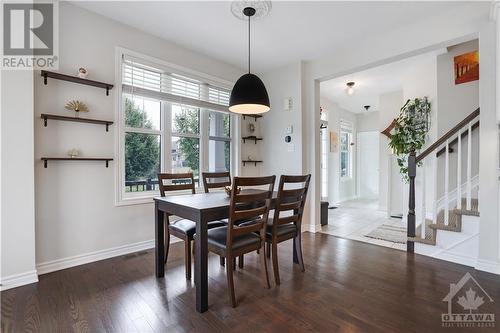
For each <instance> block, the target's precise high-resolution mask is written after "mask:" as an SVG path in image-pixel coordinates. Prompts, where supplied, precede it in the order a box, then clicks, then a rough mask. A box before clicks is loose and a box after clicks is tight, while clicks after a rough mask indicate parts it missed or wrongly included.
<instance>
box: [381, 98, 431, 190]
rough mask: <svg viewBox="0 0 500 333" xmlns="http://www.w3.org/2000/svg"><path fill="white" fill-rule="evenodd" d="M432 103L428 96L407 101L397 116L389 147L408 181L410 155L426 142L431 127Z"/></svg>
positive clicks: (405, 179) (404, 178)
mask: <svg viewBox="0 0 500 333" xmlns="http://www.w3.org/2000/svg"><path fill="white" fill-rule="evenodd" d="M430 113H431V103H430V102H429V100H428V99H427V97H423V98H415V99H413V100H410V99H409V100H408V101H406V103H405V105H403V107H402V108H401V111H400V112H399V116H398V117H397V118H396V124H395V126H394V133H393V134H392V136H391V137H390V142H389V147H390V148H391V149H392V151H393V153H394V154H395V155H396V156H397V162H398V166H399V171H400V173H401V175H402V177H403V180H404V181H405V182H406V183H408V181H409V177H408V156H409V154H410V153H411V152H417V151H419V150H420V149H422V147H423V146H424V144H425V140H426V137H427V132H429V128H430Z"/></svg>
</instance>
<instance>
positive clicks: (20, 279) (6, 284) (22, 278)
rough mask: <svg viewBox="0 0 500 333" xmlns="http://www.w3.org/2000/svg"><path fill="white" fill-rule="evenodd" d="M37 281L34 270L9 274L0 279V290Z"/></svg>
mask: <svg viewBox="0 0 500 333" xmlns="http://www.w3.org/2000/svg"><path fill="white" fill-rule="evenodd" d="M35 282H38V275H37V272H36V271H29V272H26V273H21V274H14V275H9V276H6V277H4V278H2V279H1V281H0V290H1V291H4V290H7V289H11V288H16V287H20V286H24V285H26V284H31V283H35Z"/></svg>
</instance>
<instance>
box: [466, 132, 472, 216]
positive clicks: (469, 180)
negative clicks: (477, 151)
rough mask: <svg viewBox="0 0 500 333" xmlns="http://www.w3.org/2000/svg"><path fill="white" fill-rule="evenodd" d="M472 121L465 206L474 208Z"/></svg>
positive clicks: (468, 147) (468, 208) (469, 133)
mask: <svg viewBox="0 0 500 333" xmlns="http://www.w3.org/2000/svg"><path fill="white" fill-rule="evenodd" d="M471 202H472V122H469V128H468V135H467V199H466V203H465V207H466V209H467V210H471V209H472V204H471Z"/></svg>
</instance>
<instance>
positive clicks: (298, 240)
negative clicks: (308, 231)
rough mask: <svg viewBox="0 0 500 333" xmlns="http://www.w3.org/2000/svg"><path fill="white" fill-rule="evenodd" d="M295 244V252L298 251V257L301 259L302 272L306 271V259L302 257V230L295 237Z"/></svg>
mask: <svg viewBox="0 0 500 333" xmlns="http://www.w3.org/2000/svg"><path fill="white" fill-rule="evenodd" d="M294 244H295V252H296V253H297V259H298V260H299V265H300V269H301V270H302V272H305V271H306V269H305V267H304V259H303V258H302V236H301V234H300V232H299V233H298V234H297V236H295V239H294Z"/></svg>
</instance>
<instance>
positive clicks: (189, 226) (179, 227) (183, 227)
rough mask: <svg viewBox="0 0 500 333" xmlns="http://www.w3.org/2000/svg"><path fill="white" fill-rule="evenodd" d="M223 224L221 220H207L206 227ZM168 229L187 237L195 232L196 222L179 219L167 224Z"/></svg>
mask: <svg viewBox="0 0 500 333" xmlns="http://www.w3.org/2000/svg"><path fill="white" fill-rule="evenodd" d="M224 225H225V224H224V223H223V222H221V221H213V222H208V229H211V228H218V227H222V226H224ZM169 228H170V230H175V231H177V232H180V233H182V234H185V235H186V236H188V237H191V238H192V237H193V236H194V233H195V232H196V223H195V222H193V221H191V220H186V219H180V220H178V221H177V222H175V223H172V224H170V225H169Z"/></svg>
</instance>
